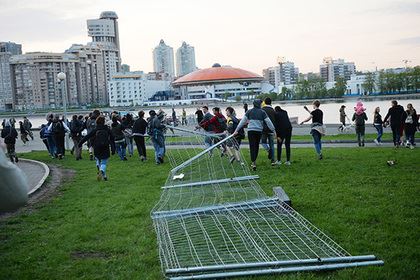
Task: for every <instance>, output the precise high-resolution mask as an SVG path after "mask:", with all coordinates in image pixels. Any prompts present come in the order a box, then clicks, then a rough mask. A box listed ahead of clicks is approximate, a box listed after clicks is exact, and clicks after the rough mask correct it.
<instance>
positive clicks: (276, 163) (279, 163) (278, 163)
mask: <svg viewBox="0 0 420 280" xmlns="http://www.w3.org/2000/svg"><path fill="white" fill-rule="evenodd" d="M271 165H281V161H279V160H277V161H276V162H273V163H272V164H271Z"/></svg>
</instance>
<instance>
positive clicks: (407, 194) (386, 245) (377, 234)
mask: <svg viewBox="0 0 420 280" xmlns="http://www.w3.org/2000/svg"><path fill="white" fill-rule="evenodd" d="M246 152H247V150H246ZM148 153H149V157H150V158H152V156H151V155H152V153H151V151H148ZM324 155H325V159H324V160H322V161H318V160H316V159H315V153H314V151H313V149H304V148H302V149H294V150H292V157H293V158H292V165H291V166H280V167H271V166H269V164H268V160H266V153H261V156H260V159H259V162H258V171H257V173H258V174H259V175H260V177H261V179H260V184H261V186H262V187H263V188H264V190H265V191H266V192H267V193H268V194H270V195H271V194H272V187H274V186H283V187H284V189H285V190H286V192H287V193H288V195H289V197H290V198H291V199H292V203H293V207H294V208H295V209H296V210H297V211H299V213H300V214H302V215H303V216H304V217H305V218H307V219H308V220H309V221H311V222H312V223H314V224H315V225H316V226H317V227H318V228H320V229H321V230H322V231H324V232H325V233H326V234H327V235H329V236H330V237H331V238H332V239H334V240H335V241H336V242H337V243H338V244H340V245H341V246H342V247H343V248H344V249H346V250H347V251H348V252H350V253H351V254H352V255H365V254H375V255H376V256H378V257H379V258H380V259H382V260H384V261H385V265H384V266H383V267H365V268H358V269H345V270H340V271H334V272H323V273H300V274H287V275H276V276H264V277H256V278H255V279H261V280H262V279H264V280H265V279H324V278H326V279H418V277H419V275H420V266H419V264H420V243H419V239H420V218H419V217H420V180H419V178H418V176H419V174H420V172H419V171H420V150H419V149H415V150H409V149H398V150H394V149H392V148H363V149H357V148H329V149H325V151H324ZM23 157H27V158H31V159H36V160H41V161H43V162H46V163H48V164H59V165H60V166H61V167H62V168H67V169H73V170H75V171H76V174H75V176H74V178H73V179H72V180H70V181H67V182H66V183H65V184H64V185H63V186H62V187H61V189H60V193H59V195H57V196H56V197H55V198H54V199H53V200H51V201H49V202H43V203H40V204H38V205H37V206H36V207H35V209H34V210H32V211H24V212H23V213H22V214H20V215H18V216H16V217H13V218H9V219H6V220H4V221H1V222H0V264H1V265H0V279H60V278H61V279H80V278H83V279H163V277H162V274H161V270H160V263H159V259H158V252H157V245H156V236H155V233H154V229H153V226H152V221H151V219H150V211H151V209H152V207H153V206H154V205H155V203H156V202H157V201H158V199H159V196H160V193H161V189H160V187H161V186H162V185H163V184H164V182H165V180H166V177H167V174H168V171H169V169H170V166H169V164H168V163H165V164H164V165H161V166H156V165H155V164H154V163H153V161H151V160H150V161H148V162H147V163H144V164H143V163H141V162H140V161H138V160H137V158H136V159H134V158H133V159H129V161H128V162H122V161H119V160H117V158H116V157H113V158H112V160H111V162H110V165H109V169H108V176H109V181H108V182H97V181H96V168H95V165H94V163H93V162H90V161H88V160H83V161H75V160H74V159H73V158H70V157H67V158H66V159H64V160H63V161H57V160H52V159H50V158H49V157H48V156H47V155H46V153H44V152H34V153H30V154H25V155H24V156H23ZM85 158H87V157H86V156H85ZM390 159H393V160H395V161H396V165H394V166H392V167H389V166H387V165H386V161H387V160H390ZM247 279H249V278H247ZM253 279H254V278H253Z"/></svg>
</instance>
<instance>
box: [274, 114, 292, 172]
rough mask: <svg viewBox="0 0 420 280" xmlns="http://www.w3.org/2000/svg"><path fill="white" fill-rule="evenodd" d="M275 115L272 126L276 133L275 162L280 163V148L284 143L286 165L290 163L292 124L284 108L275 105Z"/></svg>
mask: <svg viewBox="0 0 420 280" xmlns="http://www.w3.org/2000/svg"><path fill="white" fill-rule="evenodd" d="M274 110H275V112H276V115H275V120H274V127H275V128H276V134H277V161H276V162H275V164H277V165H280V164H281V150H282V146H283V143H284V146H285V147H286V162H285V164H286V165H290V154H291V151H290V140H291V138H292V124H291V123H290V119H289V116H288V114H287V111H286V110H283V109H281V108H280V106H276V108H274Z"/></svg>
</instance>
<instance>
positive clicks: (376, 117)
mask: <svg viewBox="0 0 420 280" xmlns="http://www.w3.org/2000/svg"><path fill="white" fill-rule="evenodd" d="M380 112H381V109H380V108H379V107H376V108H375V112H374V113H373V126H374V127H375V129H376V134H377V135H376V138H375V139H374V140H373V142H375V144H376V146H379V145H382V135H383V133H384V128H383V122H382V116H381V114H380Z"/></svg>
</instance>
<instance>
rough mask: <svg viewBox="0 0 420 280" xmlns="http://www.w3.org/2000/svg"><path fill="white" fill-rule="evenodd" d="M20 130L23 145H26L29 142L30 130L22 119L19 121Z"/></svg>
mask: <svg viewBox="0 0 420 280" xmlns="http://www.w3.org/2000/svg"><path fill="white" fill-rule="evenodd" d="M19 131H20V140H22V142H23V145H26V143H28V142H29V139H28V135H29V133H28V131H27V130H26V128H25V126H24V125H23V122H22V121H19Z"/></svg>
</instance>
